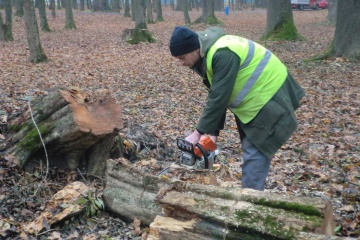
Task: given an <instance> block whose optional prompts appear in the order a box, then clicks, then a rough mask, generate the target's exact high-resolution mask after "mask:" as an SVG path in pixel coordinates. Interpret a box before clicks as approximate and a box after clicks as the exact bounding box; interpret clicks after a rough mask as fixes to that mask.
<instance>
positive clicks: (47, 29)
mask: <svg viewBox="0 0 360 240" xmlns="http://www.w3.org/2000/svg"><path fill="white" fill-rule="evenodd" d="M38 1H39V16H40V26H41V30H42V31H44V32H50V27H49V24H48V21H47V18H46V7H45V0H38Z"/></svg>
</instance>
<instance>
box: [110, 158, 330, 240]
mask: <svg viewBox="0 0 360 240" xmlns="http://www.w3.org/2000/svg"><path fill="white" fill-rule="evenodd" d="M173 166H174V165H171V167H173ZM196 174H199V175H202V176H203V179H208V180H209V179H211V171H209V170H206V171H202V172H197V173H196ZM207 177H208V178H207ZM178 179H179V178H176V179H175V178H174V179H168V178H163V177H161V176H156V175H151V174H149V173H144V172H142V171H140V170H139V169H137V168H135V167H134V166H133V165H132V164H131V163H130V162H128V161H126V159H115V160H112V159H110V160H108V165H107V185H106V187H105V190H104V193H103V197H104V202H105V206H106V208H107V210H109V211H110V212H114V213H116V214H117V215H119V216H121V217H123V218H124V219H127V220H132V219H134V218H139V219H141V220H142V223H144V224H150V236H149V239H189V240H191V239H194V240H195V239H295V238H297V237H298V236H300V235H301V234H303V233H304V232H308V233H311V234H314V235H316V236H325V235H333V228H334V220H333V212H332V204H331V202H328V201H325V200H322V199H320V198H309V197H296V196H290V195H284V194H278V193H271V192H268V191H256V190H251V189H241V188H239V187H221V186H219V185H217V184H216V181H215V182H214V181H204V182H202V183H193V182H190V181H182V180H178ZM224 236H225V237H226V238H224Z"/></svg>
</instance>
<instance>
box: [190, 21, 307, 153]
mask: <svg viewBox="0 0 360 240" xmlns="http://www.w3.org/2000/svg"><path fill="white" fill-rule="evenodd" d="M197 34H198V36H199V40H200V54H201V59H200V60H199V62H198V63H197V64H196V66H195V67H194V69H193V70H194V71H195V72H197V73H198V74H199V75H200V76H202V77H203V82H204V84H205V85H206V86H207V87H208V90H209V95H208V101H207V104H206V106H205V108H204V110H203V113H202V115H201V118H200V120H199V123H198V125H197V130H198V131H199V132H202V133H207V134H211V135H218V133H219V131H220V130H221V129H223V127H224V123H225V114H226V111H227V109H228V103H229V100H230V97H231V93H232V90H233V87H234V84H235V81H236V76H237V74H238V69H239V64H240V61H242V59H240V57H239V56H238V55H237V54H235V53H234V52H232V51H231V50H230V49H228V48H225V49H220V50H218V51H216V53H215V54H214V55H213V58H212V72H213V76H212V84H211V85H210V83H209V81H208V79H207V76H206V57H207V53H208V50H209V49H210V47H211V46H212V45H213V44H214V43H215V42H216V41H217V40H218V39H219V38H220V37H221V36H224V35H225V32H224V31H223V30H222V29H221V28H218V27H212V28H209V29H207V30H205V31H202V32H198V33H197ZM303 96H304V91H303V90H302V89H301V87H300V86H299V85H298V84H297V82H296V81H295V80H294V79H293V78H292V77H291V75H290V74H288V76H287V78H286V80H285V82H284V84H283V85H282V86H281V88H280V89H279V90H278V92H277V93H276V94H275V95H274V96H273V97H272V98H271V100H270V101H269V102H268V103H267V104H266V105H265V106H264V107H263V108H262V109H261V110H260V112H259V113H258V114H257V115H256V117H255V118H254V119H253V120H251V121H250V122H249V123H246V124H244V123H242V122H241V121H240V120H239V118H238V117H236V118H237V122H238V126H239V132H240V134H241V135H243V134H245V135H246V136H247V137H248V138H249V140H250V141H251V142H252V143H253V144H255V145H256V146H257V147H258V148H259V149H260V150H261V151H262V152H263V153H264V154H265V155H266V156H268V157H269V158H271V157H272V156H273V155H274V154H275V152H276V151H277V150H278V149H279V148H280V147H281V146H282V145H283V144H284V143H285V142H286V141H287V140H288V138H289V137H290V136H291V134H292V133H293V132H294V131H295V130H296V127H297V121H296V118H295V115H294V110H295V109H297V108H298V107H299V105H300V104H299V101H300V99H301V98H302V97H303ZM240 128H241V129H240Z"/></svg>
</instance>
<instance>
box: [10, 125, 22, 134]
mask: <svg viewBox="0 0 360 240" xmlns="http://www.w3.org/2000/svg"><path fill="white" fill-rule="evenodd" d="M20 129H21V125H19V124H13V125H10V126H9V131H10V132H18V131H20Z"/></svg>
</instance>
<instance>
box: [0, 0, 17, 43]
mask: <svg viewBox="0 0 360 240" xmlns="http://www.w3.org/2000/svg"><path fill="white" fill-rule="evenodd" d="M3 3H4V8H5V23H4V22H3V19H2V16H1V13H0V41H13V40H14V37H13V34H12V9H11V1H10V0H3Z"/></svg>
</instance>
